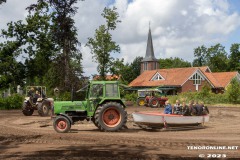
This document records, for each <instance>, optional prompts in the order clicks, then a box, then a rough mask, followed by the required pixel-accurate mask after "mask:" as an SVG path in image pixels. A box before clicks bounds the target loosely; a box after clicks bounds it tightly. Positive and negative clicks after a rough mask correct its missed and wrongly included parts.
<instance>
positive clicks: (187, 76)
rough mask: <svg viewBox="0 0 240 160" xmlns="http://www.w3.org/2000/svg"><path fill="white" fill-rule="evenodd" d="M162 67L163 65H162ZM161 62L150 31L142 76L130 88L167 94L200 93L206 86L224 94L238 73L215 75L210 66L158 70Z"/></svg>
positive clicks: (239, 75)
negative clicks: (155, 50)
mask: <svg viewBox="0 0 240 160" xmlns="http://www.w3.org/2000/svg"><path fill="white" fill-rule="evenodd" d="M160 65H161V64H160ZM158 68H159V61H158V59H156V58H155V56H154V50H153V44H152V36H151V30H150V29H149V33H148V40H147V49H146V56H145V58H143V60H142V62H141V74H140V75H139V76H138V77H137V78H136V79H134V80H133V81H132V82H131V83H130V84H129V86H130V87H131V88H133V89H140V88H153V87H154V88H159V89H161V90H164V91H165V93H167V94H177V93H181V92H189V91H191V92H196V91H200V90H201V89H202V87H203V86H204V85H208V86H210V87H211V89H212V91H213V92H214V93H223V92H224V90H225V89H226V87H227V86H228V84H229V83H230V82H231V80H232V79H233V78H235V77H236V78H238V79H239V81H240V74H239V73H238V72H217V73H213V72H211V70H210V69H209V67H208V66H204V67H188V68H171V69H158Z"/></svg>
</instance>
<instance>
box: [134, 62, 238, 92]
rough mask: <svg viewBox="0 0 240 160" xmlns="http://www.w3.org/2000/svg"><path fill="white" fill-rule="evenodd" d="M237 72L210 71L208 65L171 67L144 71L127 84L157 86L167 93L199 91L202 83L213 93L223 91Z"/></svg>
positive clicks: (145, 86)
mask: <svg viewBox="0 0 240 160" xmlns="http://www.w3.org/2000/svg"><path fill="white" fill-rule="evenodd" d="M235 77H236V78H238V79H239V80H240V74H239V73H238V72H217V73H212V72H211V70H210V69H209V67H207V66H205V67H188V68H171V69H157V70H149V71H144V72H143V73H142V74H141V75H139V76H138V77H137V78H136V79H134V80H133V81H132V82H131V83H130V84H129V86H130V87H132V88H136V89H137V88H153V87H154V88H159V89H161V90H164V91H165V93H167V94H177V93H181V92H196V91H200V90H201V89H202V87H203V86H204V85H208V86H209V87H211V89H212V91H213V92H215V93H223V92H224V90H225V88H226V87H227V86H228V84H229V83H230V82H231V80H232V79H233V78H235Z"/></svg>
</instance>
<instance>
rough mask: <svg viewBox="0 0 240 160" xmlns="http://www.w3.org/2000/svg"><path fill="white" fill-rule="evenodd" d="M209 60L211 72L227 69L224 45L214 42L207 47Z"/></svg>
mask: <svg viewBox="0 0 240 160" xmlns="http://www.w3.org/2000/svg"><path fill="white" fill-rule="evenodd" d="M208 57H209V62H208V66H209V68H210V69H211V70H212V71H213V72H222V71H226V70H227V67H226V66H227V64H228V58H227V52H226V51H225V47H224V46H222V45H221V44H219V43H218V44H216V45H214V46H211V47H210V48H208Z"/></svg>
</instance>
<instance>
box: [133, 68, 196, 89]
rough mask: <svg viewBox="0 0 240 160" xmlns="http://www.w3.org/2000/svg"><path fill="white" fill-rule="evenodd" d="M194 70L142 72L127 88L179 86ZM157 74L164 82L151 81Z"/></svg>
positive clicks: (176, 69) (179, 69)
mask: <svg viewBox="0 0 240 160" xmlns="http://www.w3.org/2000/svg"><path fill="white" fill-rule="evenodd" d="M196 70H197V68H196V67H189V68H171V69H158V70H150V71H144V72H143V73H142V74H141V75H140V76H138V77H137V78H136V79H135V80H133V81H132V82H131V83H130V84H129V86H161V85H164V86H181V85H182V84H184V83H185V81H186V80H187V79H188V78H189V77H190V76H191V75H192V74H193V73H194V72H195V71H196ZM157 72H158V73H159V74H160V75H161V76H162V77H163V78H164V80H156V81H151V79H152V78H153V76H154V75H155V74H156V73H157Z"/></svg>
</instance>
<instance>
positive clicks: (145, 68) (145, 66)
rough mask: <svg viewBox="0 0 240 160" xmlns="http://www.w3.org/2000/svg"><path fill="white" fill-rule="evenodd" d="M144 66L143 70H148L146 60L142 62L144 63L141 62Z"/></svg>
mask: <svg viewBox="0 0 240 160" xmlns="http://www.w3.org/2000/svg"><path fill="white" fill-rule="evenodd" d="M143 65H144V66H143V70H144V71H145V70H148V63H147V62H144V64H143Z"/></svg>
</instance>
